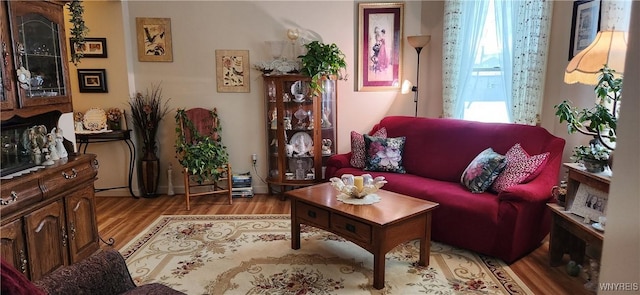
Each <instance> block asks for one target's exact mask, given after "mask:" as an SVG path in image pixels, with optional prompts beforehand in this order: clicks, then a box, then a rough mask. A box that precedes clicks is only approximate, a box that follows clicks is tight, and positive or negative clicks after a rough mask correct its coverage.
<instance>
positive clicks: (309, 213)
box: [296, 202, 329, 228]
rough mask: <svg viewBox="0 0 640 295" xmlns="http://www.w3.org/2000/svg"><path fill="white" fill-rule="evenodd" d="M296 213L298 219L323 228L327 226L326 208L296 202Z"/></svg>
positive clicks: (327, 215)
mask: <svg viewBox="0 0 640 295" xmlns="http://www.w3.org/2000/svg"><path fill="white" fill-rule="evenodd" d="M296 213H297V216H298V218H299V219H303V220H306V221H308V222H309V223H310V224H315V225H318V226H320V227H323V228H329V211H327V210H324V209H320V208H318V207H313V206H310V205H307V204H305V203H302V202H298V203H297V204H296Z"/></svg>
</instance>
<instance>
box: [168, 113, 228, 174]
mask: <svg viewBox="0 0 640 295" xmlns="http://www.w3.org/2000/svg"><path fill="white" fill-rule="evenodd" d="M211 116H212V118H213V127H212V128H211V129H210V132H211V134H201V133H199V132H198V131H197V128H196V127H195V126H194V124H193V122H191V120H189V119H188V118H187V114H186V112H185V110H184V109H178V111H177V112H176V116H175V119H176V143H175V148H176V158H177V159H178V162H180V165H182V166H183V167H185V168H187V169H188V170H189V173H190V174H191V177H192V179H193V180H195V181H196V182H198V183H199V184H202V183H203V182H208V181H218V179H220V177H221V176H222V174H223V173H224V172H225V170H224V169H220V168H221V167H223V166H224V165H225V164H227V163H228V162H229V154H228V153H227V147H226V146H224V145H223V144H222V138H221V137H220V133H219V132H220V131H221V130H222V126H221V125H220V120H219V119H218V112H217V110H216V109H213V111H211ZM181 122H182V124H181ZM182 128H185V129H186V130H183V129H182ZM185 131H188V134H190V135H191V136H190V140H189V141H187V139H186V138H185Z"/></svg>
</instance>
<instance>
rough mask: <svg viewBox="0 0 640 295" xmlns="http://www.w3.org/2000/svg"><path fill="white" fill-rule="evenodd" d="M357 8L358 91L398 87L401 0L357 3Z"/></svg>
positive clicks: (402, 6) (401, 20)
mask: <svg viewBox="0 0 640 295" xmlns="http://www.w3.org/2000/svg"><path fill="white" fill-rule="evenodd" d="M358 12H359V17H358V91H386V90H397V89H399V88H400V84H401V77H400V75H401V73H402V38H403V37H402V36H403V33H402V24H403V17H404V3H369V2H367V3H359V4H358Z"/></svg>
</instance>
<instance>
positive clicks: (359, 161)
mask: <svg viewBox="0 0 640 295" xmlns="http://www.w3.org/2000/svg"><path fill="white" fill-rule="evenodd" d="M372 136H375V137H380V138H387V129H386V128H384V127H382V128H380V129H378V130H377V131H376V132H374V133H373V134H372ZM364 152H365V151H364V136H363V135H362V134H360V133H358V132H355V131H351V162H350V163H351V166H353V167H356V168H364V160H365V155H364Z"/></svg>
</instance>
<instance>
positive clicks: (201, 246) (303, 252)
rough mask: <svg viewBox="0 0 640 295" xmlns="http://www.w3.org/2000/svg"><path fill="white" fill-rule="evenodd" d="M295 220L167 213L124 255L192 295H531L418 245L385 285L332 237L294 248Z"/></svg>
mask: <svg viewBox="0 0 640 295" xmlns="http://www.w3.org/2000/svg"><path fill="white" fill-rule="evenodd" d="M290 226H291V221H290V216H289V215H207V216H204V215H163V216H160V217H159V218H158V219H157V220H156V221H154V222H153V223H152V224H151V225H150V226H149V227H148V228H147V229H146V230H144V231H143V232H142V233H140V234H139V235H138V236H137V237H136V238H134V239H133V240H132V241H131V242H130V243H129V244H128V245H126V246H125V247H123V248H122V249H121V250H120V253H122V255H123V256H124V257H125V259H126V261H127V265H128V267H129V271H130V272H131V276H132V277H133V278H134V281H135V282H136V284H146V283H151V282H159V283H162V284H165V285H168V286H171V287H172V288H174V289H176V290H180V291H182V292H185V293H187V294H296V295H303V294H532V292H531V291H530V290H529V289H528V288H527V286H526V285H525V284H524V283H523V282H522V281H521V280H520V279H519V278H518V277H517V276H516V275H515V274H514V273H513V272H512V271H511V269H509V267H508V266H506V265H505V264H504V263H503V262H502V261H499V260H496V259H493V258H488V257H484V256H480V255H477V254H474V253H471V252H468V251H466V250H461V249H457V248H454V247H451V246H447V245H444V244H440V243H436V242H432V246H431V259H430V265H429V266H428V267H422V266H419V265H417V260H418V256H419V255H418V250H419V241H418V240H414V241H410V242H407V243H404V244H401V245H399V246H398V247H396V248H395V249H393V250H391V251H390V252H389V253H387V255H386V260H387V261H386V272H385V288H383V289H382V290H376V289H374V288H373V287H372V284H373V255H372V254H370V253H369V252H367V251H366V250H364V249H362V248H360V247H358V246H356V245H355V244H353V243H351V242H349V241H346V240H344V239H342V238H341V237H339V236H336V235H334V234H332V233H329V232H326V231H323V230H319V229H316V228H314V227H311V226H305V225H303V226H302V233H301V248H300V249H299V250H292V249H291V229H290V228H291V227H290Z"/></svg>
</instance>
